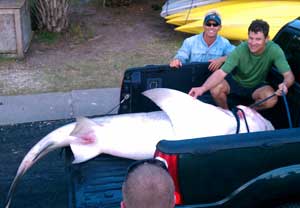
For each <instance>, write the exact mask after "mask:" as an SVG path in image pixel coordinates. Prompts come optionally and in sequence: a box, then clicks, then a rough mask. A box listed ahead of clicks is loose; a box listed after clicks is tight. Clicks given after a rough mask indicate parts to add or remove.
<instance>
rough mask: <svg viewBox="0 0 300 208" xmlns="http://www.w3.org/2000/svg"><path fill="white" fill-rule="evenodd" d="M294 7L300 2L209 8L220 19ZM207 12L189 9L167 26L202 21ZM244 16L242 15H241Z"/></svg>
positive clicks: (268, 2)
mask: <svg viewBox="0 0 300 208" xmlns="http://www.w3.org/2000/svg"><path fill="white" fill-rule="evenodd" d="M227 2H228V1H227ZM295 5H300V2H295V1H260V2H256V1H255V2H253V1H252V2H238V1H234V4H233V3H231V4H226V5H221V6H218V7H211V9H215V10H217V11H218V12H219V13H220V14H221V17H222V19H224V18H226V17H227V16H228V15H232V14H233V13H236V12H240V11H244V12H247V11H249V10H251V12H254V13H257V11H256V10H259V9H264V10H266V9H267V8H268V7H270V6H272V7H273V6H280V7H282V6H289V7H294V6H295ZM211 6H213V5H211ZM207 11H208V10H206V9H204V10H203V9H201V7H199V8H195V9H191V11H190V13H187V14H185V15H181V16H178V17H175V18H172V19H169V20H167V23H168V24H173V25H184V24H189V23H191V22H195V21H197V20H202V19H203V16H204V15H205V13H206V12H207ZM243 16H244V14H243Z"/></svg>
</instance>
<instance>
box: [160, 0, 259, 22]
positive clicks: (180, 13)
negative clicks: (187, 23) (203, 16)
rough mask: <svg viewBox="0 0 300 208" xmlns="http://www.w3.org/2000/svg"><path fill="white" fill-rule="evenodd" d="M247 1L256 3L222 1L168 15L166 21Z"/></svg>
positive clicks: (240, 0)
mask: <svg viewBox="0 0 300 208" xmlns="http://www.w3.org/2000/svg"><path fill="white" fill-rule="evenodd" d="M245 1H250V2H254V0H239V1H238V0H237V1H221V2H217V3H212V4H207V5H204V6H200V7H196V8H193V9H188V10H185V11H182V12H178V13H175V14H172V15H168V16H166V17H165V19H166V20H170V19H174V18H177V17H181V16H184V17H186V15H188V14H190V13H192V12H197V11H208V10H211V9H215V8H218V7H221V6H225V5H233V4H236V3H239V2H245Z"/></svg>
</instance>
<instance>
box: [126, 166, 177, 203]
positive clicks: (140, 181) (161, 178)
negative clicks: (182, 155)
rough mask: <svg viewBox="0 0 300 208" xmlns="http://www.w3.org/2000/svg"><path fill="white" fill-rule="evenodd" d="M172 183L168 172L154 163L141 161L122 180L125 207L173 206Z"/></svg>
mask: <svg viewBox="0 0 300 208" xmlns="http://www.w3.org/2000/svg"><path fill="white" fill-rule="evenodd" d="M174 191H175V190H174V184H173V180H172V178H171V176H170V175H169V173H168V172H167V171H166V170H165V169H163V168H161V167H159V166H156V165H154V164H149V163H142V164H141V165H139V166H138V167H136V168H135V169H134V170H133V171H132V172H130V173H129V174H128V176H127V178H126V180H125V181H124V184H123V187H122V192H123V205H124V204H125V207H126V208H150V207H151V208H173V207H174Z"/></svg>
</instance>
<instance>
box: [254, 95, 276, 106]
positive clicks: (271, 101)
mask: <svg viewBox="0 0 300 208" xmlns="http://www.w3.org/2000/svg"><path fill="white" fill-rule="evenodd" d="M277 102H278V97H277V96H274V97H272V98H270V99H269V100H266V101H265V102H263V103H262V104H261V105H260V106H259V107H260V108H261V109H268V108H273V107H274V106H275V105H276V103H277Z"/></svg>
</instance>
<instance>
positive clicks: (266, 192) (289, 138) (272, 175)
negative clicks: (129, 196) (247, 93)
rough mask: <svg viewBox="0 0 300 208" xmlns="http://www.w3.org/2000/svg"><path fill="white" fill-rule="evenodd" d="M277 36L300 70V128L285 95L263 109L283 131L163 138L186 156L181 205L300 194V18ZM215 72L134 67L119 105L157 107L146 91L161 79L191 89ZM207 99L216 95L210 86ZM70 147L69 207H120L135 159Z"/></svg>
mask: <svg viewBox="0 0 300 208" xmlns="http://www.w3.org/2000/svg"><path fill="white" fill-rule="evenodd" d="M274 40H275V42H277V43H278V44H279V45H280V46H281V47H282V48H283V50H284V51H285V53H286V56H287V59H288V61H289V63H290V65H291V66H292V69H293V71H294V73H295V75H296V80H297V83H296V84H295V85H294V86H293V87H292V88H291V89H290V90H289V93H288V95H287V100H288V105H289V110H290V112H291V119H292V127H293V128H290V129H288V128H289V123H288V119H287V118H288V117H287V113H286V108H285V104H284V102H283V100H282V99H280V100H279V102H278V104H277V105H276V106H275V107H274V108H273V109H270V110H267V111H264V112H262V114H263V115H264V116H265V117H266V118H267V119H269V120H271V121H272V123H273V125H274V126H275V127H276V129H277V130H275V131H272V132H259V133H249V134H239V135H226V136H225V135H224V136H218V137H210V138H201V139H193V140H184V141H178V142H169V141H161V142H160V143H159V144H158V146H157V149H158V151H159V152H160V153H162V154H165V155H176V156H177V157H178V164H177V165H178V166H177V168H178V176H177V177H178V178H174V176H173V178H174V180H178V184H179V187H180V190H177V191H179V192H180V193H181V195H182V200H183V201H182V203H183V204H181V205H180V206H178V207H239V208H241V207H243V208H244V207H273V206H277V205H278V204H279V203H284V202H286V201H285V200H288V201H294V200H298V199H299V201H300V197H299V196H300V186H299V184H300V176H299V175H300V151H298V150H299V147H300V128H299V127H300V125H299V123H300V99H299V97H300V85H299V83H300V73H299V72H300V50H299V48H300V20H295V21H293V22H291V23H289V24H287V25H286V26H285V27H283V28H282V30H281V31H280V32H279V33H278V34H277V36H276V37H275V38H274ZM208 76H209V72H208V70H207V63H195V64H190V65H186V66H184V67H183V69H180V70H176V71H175V70H172V69H170V68H169V67H168V66H167V65H163V66H146V67H139V68H132V69H128V70H127V71H126V72H125V74H124V80H123V83H122V89H121V95H120V100H123V98H124V97H126V95H129V99H127V100H126V101H124V102H123V103H122V105H121V106H120V108H119V113H134V112H143V111H144V112H145V111H154V110H157V109H158V108H157V106H155V105H154V104H153V103H151V101H150V100H148V99H147V98H145V97H143V96H142V95H141V94H140V93H141V92H143V91H144V90H147V89H151V88H156V87H167V88H173V89H177V90H181V91H183V92H188V90H189V89H190V88H191V87H193V86H199V84H200V83H201V82H203V81H204V80H205V79H206V78H207V77H208ZM281 80H282V77H281V76H280V75H279V74H278V73H277V71H276V69H273V70H272V72H271V73H270V76H269V81H270V82H271V83H272V85H274V86H277V84H278V83H280V82H281ZM201 99H202V100H203V101H205V102H208V103H213V101H212V99H211V97H210V95H209V94H206V95H205V96H203V97H202V98H201ZM241 102H242V103H244V104H249V101H246V100H236V98H234V97H231V98H230V105H232V106H233V105H235V104H236V103H241ZM141 139H142V138H141ZM165 139H168V138H165ZM187 139H188V138H187ZM190 139H191V138H190ZM67 153H68V154H67V156H66V160H67V166H66V167H67V172H68V173H69V177H68V178H69V208H83V207H85V208H92V207H93V208H96V207H97V208H99V207H101V208H102V207H103V208H104V207H105V208H106V207H107V208H110V207H119V203H120V201H121V184H122V182H123V180H124V176H125V173H126V168H127V166H128V165H129V164H130V163H131V162H132V161H131V160H126V159H122V158H116V157H112V156H108V155H101V156H99V157H97V158H95V159H93V160H91V161H88V162H86V163H83V164H78V165H71V161H72V155H71V154H70V152H69V151H67ZM287 195H288V196H289V197H286V196H287ZM275 199H278V200H279V201H276V200H275Z"/></svg>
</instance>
